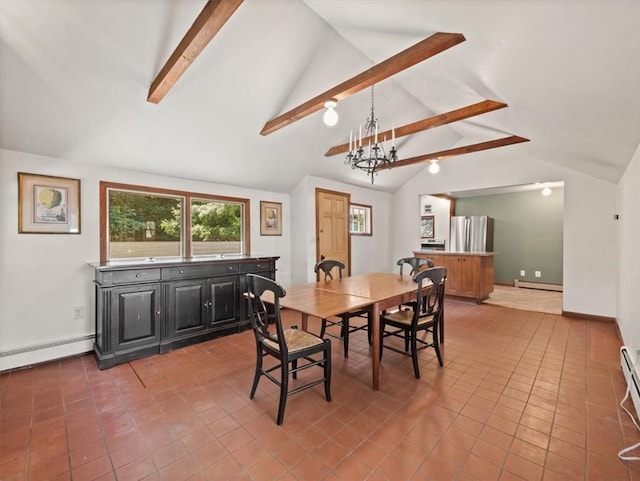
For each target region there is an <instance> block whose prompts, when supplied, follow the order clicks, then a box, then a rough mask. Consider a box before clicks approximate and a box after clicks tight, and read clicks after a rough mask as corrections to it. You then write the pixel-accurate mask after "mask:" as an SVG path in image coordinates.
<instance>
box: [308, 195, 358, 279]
mask: <svg viewBox="0 0 640 481" xmlns="http://www.w3.org/2000/svg"><path fill="white" fill-rule="evenodd" d="M350 200H351V196H350V194H345V193H342V192H333V191H329V190H323V189H316V239H317V241H316V262H319V261H320V260H321V259H323V258H324V259H334V260H338V261H340V262H342V263H343V264H344V265H345V270H344V272H343V275H345V276H348V275H350V272H351V245H350V240H351V238H350V236H349V202H350Z"/></svg>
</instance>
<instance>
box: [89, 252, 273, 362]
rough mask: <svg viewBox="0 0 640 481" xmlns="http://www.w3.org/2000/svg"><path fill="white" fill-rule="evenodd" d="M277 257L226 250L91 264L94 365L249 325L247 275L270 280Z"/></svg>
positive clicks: (175, 346) (162, 351)
mask: <svg viewBox="0 0 640 481" xmlns="http://www.w3.org/2000/svg"><path fill="white" fill-rule="evenodd" d="M278 259H279V257H253V256H229V257H221V258H216V259H215V260H181V261H171V262H167V261H156V262H139V263H126V264H123V263H117V264H104V265H94V268H95V277H94V284H95V320H96V338H95V342H94V348H93V351H94V354H95V357H96V360H97V362H98V367H99V368H100V369H106V368H110V367H113V366H115V365H116V364H120V363H123V362H127V361H131V360H133V359H139V358H142V357H146V356H150V355H152V354H161V353H165V352H168V351H171V350H172V349H176V348H180V347H184V346H187V345H190V344H194V343H197V342H202V341H206V340H209V339H212V338H214V337H218V336H222V335H226V334H232V333H236V332H240V331H242V330H244V329H246V328H248V327H249V326H250V324H251V322H250V320H249V319H248V312H247V307H246V302H245V299H244V296H243V295H242V294H243V293H244V292H245V291H246V274H249V273H253V274H260V275H262V276H265V277H269V278H270V279H274V280H275V278H276V260H278Z"/></svg>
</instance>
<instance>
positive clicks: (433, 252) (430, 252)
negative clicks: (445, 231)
mask: <svg viewBox="0 0 640 481" xmlns="http://www.w3.org/2000/svg"><path fill="white" fill-rule="evenodd" d="M421 254H427V255H442V256H480V257H488V256H493V255H494V253H493V252H452V251H439V250H435V249H421V250H419V251H413V255H415V256H418V257H419V256H420V255H421Z"/></svg>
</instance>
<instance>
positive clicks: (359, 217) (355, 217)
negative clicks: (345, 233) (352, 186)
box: [349, 204, 372, 235]
mask: <svg viewBox="0 0 640 481" xmlns="http://www.w3.org/2000/svg"><path fill="white" fill-rule="evenodd" d="M371 230H372V229H371V206H370V205H363V204H351V205H350V206H349V233H350V234H353V235H371Z"/></svg>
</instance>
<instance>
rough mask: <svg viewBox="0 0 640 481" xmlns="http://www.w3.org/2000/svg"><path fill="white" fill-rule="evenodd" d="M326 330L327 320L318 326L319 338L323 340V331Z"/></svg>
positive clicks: (323, 320)
mask: <svg viewBox="0 0 640 481" xmlns="http://www.w3.org/2000/svg"><path fill="white" fill-rule="evenodd" d="M326 330H327V320H326V319H322V324H320V337H321V338H324V331H326Z"/></svg>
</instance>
